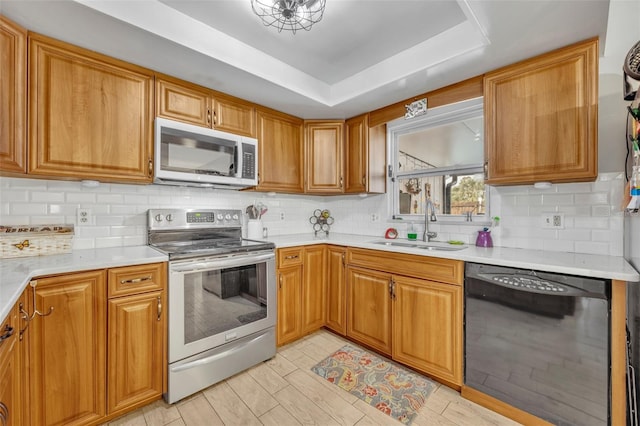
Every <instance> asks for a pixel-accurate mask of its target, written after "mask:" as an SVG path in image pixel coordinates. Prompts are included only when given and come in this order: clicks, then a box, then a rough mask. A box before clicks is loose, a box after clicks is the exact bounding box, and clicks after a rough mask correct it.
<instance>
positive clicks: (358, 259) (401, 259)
mask: <svg viewBox="0 0 640 426" xmlns="http://www.w3.org/2000/svg"><path fill="white" fill-rule="evenodd" d="M347 263H348V264H349V265H356V266H361V267H364V268H368V269H373V270H377V271H385V272H389V273H392V274H397V275H404V276H408V277H416V278H422V279H426V280H431V281H438V282H443V283H449V284H457V285H462V277H463V272H464V263H463V262H462V261H460V260H453V259H442V258H438V257H430V256H420V255H414V254H404V253H391V252H388V251H382V250H367V249H357V248H349V250H348V251H347Z"/></svg>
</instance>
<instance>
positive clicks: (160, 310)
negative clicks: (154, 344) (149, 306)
mask: <svg viewBox="0 0 640 426" xmlns="http://www.w3.org/2000/svg"><path fill="white" fill-rule="evenodd" d="M161 315H162V299H161V298H160V296H158V321H160V316H161Z"/></svg>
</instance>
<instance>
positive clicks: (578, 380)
mask: <svg viewBox="0 0 640 426" xmlns="http://www.w3.org/2000/svg"><path fill="white" fill-rule="evenodd" d="M464 294H465V373H464V376H465V377H464V381H465V385H466V386H469V387H471V388H473V389H476V390H478V391H481V392H483V393H485V394H487V395H490V396H492V397H494V398H497V399H499V400H501V401H504V402H506V403H507V404H510V405H512V406H514V407H516V408H519V409H521V410H523V411H526V412H528V413H531V414H533V415H535V416H538V417H540V418H542V419H545V420H547V421H549V422H551V423H554V424H557V425H606V424H608V423H609V417H610V412H609V410H610V408H609V406H610V405H609V399H610V384H609V382H610V379H609V377H610V375H609V365H610V363H609V345H610V343H609V342H610V339H609V329H610V327H609V320H610V309H611V306H610V301H611V282H610V281H608V280H603V279H596V278H585V277H576V276H571V275H563V274H555V273H547V272H540V271H532V270H526V269H516V268H507V267H501V266H492V265H482V264H476V263H467V264H466V268H465V289H464Z"/></svg>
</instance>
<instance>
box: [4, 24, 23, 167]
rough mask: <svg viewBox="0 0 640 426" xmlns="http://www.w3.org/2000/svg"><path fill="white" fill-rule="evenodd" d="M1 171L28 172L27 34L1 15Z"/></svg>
mask: <svg viewBox="0 0 640 426" xmlns="http://www.w3.org/2000/svg"><path fill="white" fill-rule="evenodd" d="M0 52H2V54H0V75H1V76H2V78H0V171H2V172H11V173H26V172H27V127H26V126H27V32H26V30H25V29H24V28H22V27H20V26H19V25H17V24H15V23H14V22H11V21H10V20H8V19H7V18H5V17H4V16H2V15H0Z"/></svg>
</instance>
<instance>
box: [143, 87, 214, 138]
mask: <svg viewBox="0 0 640 426" xmlns="http://www.w3.org/2000/svg"><path fill="white" fill-rule="evenodd" d="M156 115H157V116H158V117H163V118H168V119H170V120H177V121H182V122H185V123H189V124H194V125H196V126H204V127H211V124H212V119H211V91H210V90H208V89H206V88H204V87H200V86H197V85H195V84H190V83H187V82H185V81H179V80H176V79H173V78H171V77H165V76H156Z"/></svg>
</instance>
